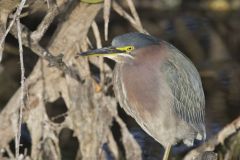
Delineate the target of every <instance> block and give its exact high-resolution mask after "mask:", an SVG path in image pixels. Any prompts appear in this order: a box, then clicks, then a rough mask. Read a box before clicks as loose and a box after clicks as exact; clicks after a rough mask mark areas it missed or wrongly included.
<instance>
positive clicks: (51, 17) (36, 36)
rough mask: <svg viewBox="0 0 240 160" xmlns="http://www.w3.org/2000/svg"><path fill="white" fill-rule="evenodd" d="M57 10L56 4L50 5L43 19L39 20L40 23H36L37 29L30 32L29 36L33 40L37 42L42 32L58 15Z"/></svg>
mask: <svg viewBox="0 0 240 160" xmlns="http://www.w3.org/2000/svg"><path fill="white" fill-rule="evenodd" d="M58 13H59V10H58V7H57V6H56V5H54V6H51V7H50V8H49V10H48V13H47V14H46V16H45V17H44V19H43V20H42V21H41V23H40V24H39V25H38V28H37V30H35V31H34V32H32V34H31V38H32V39H33V40H34V42H39V40H40V39H41V38H42V37H43V35H44V33H45V32H46V31H47V29H48V28H49V26H50V24H51V23H52V21H53V20H54V18H55V17H56V16H57V15H58Z"/></svg>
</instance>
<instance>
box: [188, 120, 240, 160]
mask: <svg viewBox="0 0 240 160" xmlns="http://www.w3.org/2000/svg"><path fill="white" fill-rule="evenodd" d="M239 129H240V117H238V118H237V119H236V120H234V121H233V122H232V123H230V124H229V125H227V126H226V127H224V128H223V129H222V130H221V131H220V132H219V133H218V134H217V135H216V136H214V137H213V138H211V139H209V140H208V141H207V142H205V143H204V144H203V145H201V146H200V147H198V148H195V149H193V150H191V151H190V152H189V153H188V154H187V155H186V156H185V157H184V160H191V159H193V157H197V156H198V155H199V154H201V153H203V152H205V151H213V150H214V149H215V147H216V146H217V145H218V144H223V143H224V141H225V140H226V139H227V138H228V137H229V136H231V135H232V134H234V133H236V132H238V131H239Z"/></svg>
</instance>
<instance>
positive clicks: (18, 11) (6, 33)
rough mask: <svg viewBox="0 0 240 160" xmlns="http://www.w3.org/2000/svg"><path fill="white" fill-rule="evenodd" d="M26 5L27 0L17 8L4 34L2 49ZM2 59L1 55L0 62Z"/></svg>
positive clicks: (0, 43)
mask: <svg viewBox="0 0 240 160" xmlns="http://www.w3.org/2000/svg"><path fill="white" fill-rule="evenodd" d="M25 3H26V0H22V1H21V3H20V4H19V7H18V8H17V11H16V12H15V13H14V17H13V19H12V21H11V22H10V24H9V26H8V28H7V29H6V32H5V33H4V35H3V36H2V38H1V40H0V48H2V47H3V42H4V40H5V39H6V37H7V35H8V33H9V31H10V30H11V28H12V26H13V24H14V22H15V21H16V19H17V17H18V16H20V14H21V12H22V9H23V7H24V5H25ZM1 57H2V56H1V55H0V62H1V60H2V58H1Z"/></svg>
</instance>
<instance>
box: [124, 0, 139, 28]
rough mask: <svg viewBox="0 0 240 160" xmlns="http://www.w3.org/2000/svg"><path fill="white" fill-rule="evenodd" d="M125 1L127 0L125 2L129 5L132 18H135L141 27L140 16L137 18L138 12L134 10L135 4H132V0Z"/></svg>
mask: <svg viewBox="0 0 240 160" xmlns="http://www.w3.org/2000/svg"><path fill="white" fill-rule="evenodd" d="M126 1H127V3H128V6H129V8H130V11H131V13H132V15H133V17H134V19H135V22H136V23H137V24H138V25H139V26H141V27H142V24H141V21H140V18H139V16H138V13H137V11H136V8H135V6H134V3H133V1H132V0H126ZM142 29H143V27H142Z"/></svg>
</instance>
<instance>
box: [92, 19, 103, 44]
mask: <svg viewBox="0 0 240 160" xmlns="http://www.w3.org/2000/svg"><path fill="white" fill-rule="evenodd" d="M92 30H93V34H94V37H95V39H96V43H97V48H102V41H101V35H100V31H99V29H98V26H97V23H96V21H93V23H92Z"/></svg>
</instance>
